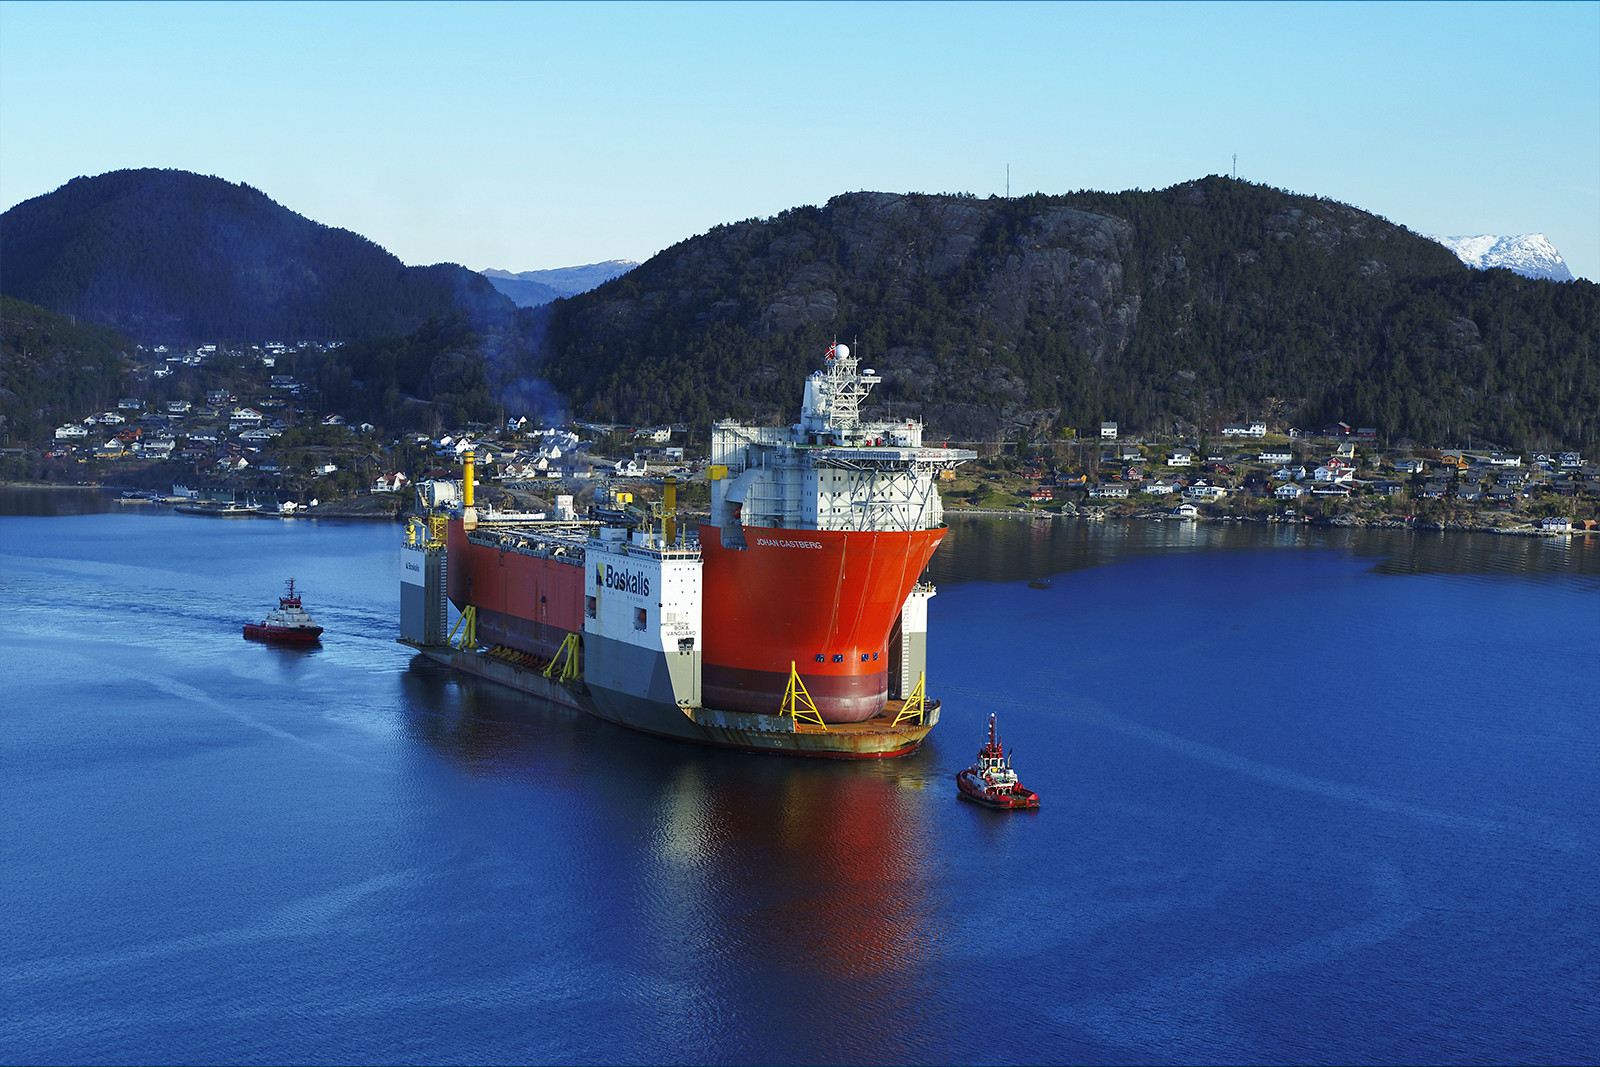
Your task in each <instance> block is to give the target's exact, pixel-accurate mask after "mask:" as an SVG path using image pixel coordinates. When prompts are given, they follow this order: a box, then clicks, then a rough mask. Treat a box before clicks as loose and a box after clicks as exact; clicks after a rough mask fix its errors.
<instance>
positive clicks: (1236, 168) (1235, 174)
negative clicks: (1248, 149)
mask: <svg viewBox="0 0 1600 1067" xmlns="http://www.w3.org/2000/svg"><path fill="white" fill-rule="evenodd" d="M1233 180H1234V181H1238V180H1239V153H1237V152H1235V153H1234V154H1233Z"/></svg>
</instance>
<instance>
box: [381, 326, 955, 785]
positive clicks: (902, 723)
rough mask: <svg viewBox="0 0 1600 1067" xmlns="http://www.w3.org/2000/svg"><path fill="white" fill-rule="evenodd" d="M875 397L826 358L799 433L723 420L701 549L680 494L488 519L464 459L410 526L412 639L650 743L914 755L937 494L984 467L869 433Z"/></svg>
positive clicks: (852, 372) (914, 427)
mask: <svg viewBox="0 0 1600 1067" xmlns="http://www.w3.org/2000/svg"><path fill="white" fill-rule="evenodd" d="M879 380H880V379H879V378H878V377H877V375H876V374H874V373H873V371H871V370H870V369H869V370H859V369H858V363H857V360H856V359H855V358H854V357H853V356H852V355H851V353H850V350H849V348H848V347H846V346H845V345H835V346H833V347H831V348H829V349H828V352H827V355H826V357H825V359H824V367H823V369H821V370H818V371H816V372H814V373H813V374H811V376H810V377H809V378H808V379H807V380H806V384H805V397H804V401H803V404H802V407H801V417H800V421H799V422H798V423H796V424H794V425H793V426H786V427H776V428H767V427H751V426H743V425H740V424H737V423H734V422H721V423H718V424H716V426H715V427H714V428H713V435H712V456H711V463H710V466H709V467H708V468H707V476H708V478H709V479H710V482H711V488H712V493H711V514H710V517H709V518H708V519H707V520H706V521H704V522H702V523H701V524H700V527H699V532H698V537H697V538H694V537H686V536H685V535H684V533H683V531H682V530H680V528H679V524H678V516H677V508H676V500H675V496H676V488H677V484H676V480H675V479H673V478H671V477H668V478H667V479H666V482H665V486H664V489H663V494H662V497H663V499H662V502H661V504H660V505H657V506H656V507H655V508H654V509H653V511H652V512H651V513H646V512H645V511H643V510H642V509H639V508H634V507H630V506H627V502H617V501H613V502H612V503H613V504H615V505H616V506H612V507H594V508H591V509H590V511H589V513H588V515H587V517H585V518H582V519H580V518H579V517H578V516H577V515H576V514H575V513H573V512H572V511H571V510H570V509H563V510H558V513H557V515H556V517H555V518H553V519H552V518H545V517H541V516H532V515H524V514H516V513H506V512H495V511H487V510H485V511H481V512H480V511H479V509H478V508H477V507H476V506H475V504H474V500H473V476H474V470H473V459H474V457H473V455H472V453H470V452H469V453H467V454H466V457H465V469H464V471H463V480H462V483H461V491H460V493H459V494H458V495H457V496H458V499H459V503H456V502H455V501H454V500H452V501H450V502H449V503H447V504H446V505H445V506H441V507H436V508H434V509H432V510H431V511H430V512H429V513H428V514H427V515H426V516H425V517H423V518H420V519H417V520H413V522H412V524H411V525H410V526H409V527H408V531H407V535H406V541H405V544H404V545H403V548H402V552H401V557H402V565H401V567H402V569H401V637H400V640H401V641H402V642H404V643H406V644H409V645H412V646H413V647H415V648H416V649H417V650H418V651H420V652H422V653H423V654H424V655H426V656H428V657H430V658H431V659H434V660H437V661H439V662H441V663H446V664H449V665H450V666H453V667H456V668H459V669H461V670H464V671H468V672H470V673H472V674H476V675H479V676H481V677H484V678H489V679H492V680H494V681H498V682H502V683H504V684H507V685H510V686H514V687H515V688H518V689H522V690H524V691H526V692H530V693H533V694H535V695H538V696H541V697H544V698H546V699H549V700H552V701H554V702H556V703H560V704H566V705H569V706H572V707H576V708H579V709H582V710H583V711H586V712H589V713H591V714H593V715H597V716H599V717H600V718H603V719H607V720H610V721H612V722H616V723H619V724H621V725H624V726H629V727H632V728H634V729H637V730H643V731H645V732H647V733H652V734H658V735H662V736H666V737H674V738H679V739H682V740H687V741H696V742H701V743H706V744H714V745H722V746H726V747H732V748H741V749H753V750H760V751H770V752H791V753H795V754H799V755H810V756H829V757H835V758H854V759H872V758H882V757H887V756H899V755H904V754H906V753H908V752H910V751H912V750H913V749H915V748H916V747H917V745H919V744H920V743H921V742H922V739H923V738H924V737H926V736H927V734H928V731H929V730H931V729H932V728H933V726H934V724H935V723H937V722H938V720H939V703H938V701H936V700H930V699H928V697H927V693H926V688H927V687H926V670H927V642H926V638H927V624H928V600H929V598H931V597H932V596H933V595H934V589H933V586H932V585H930V584H928V583H927V582H924V581H922V580H921V576H922V574H923V571H924V569H925V568H926V567H927V564H928V561H929V559H930V558H931V557H932V555H933V553H934V551H935V549H937V548H938V546H939V542H940V541H941V540H942V539H943V537H944V534H945V530H946V527H945V524H944V521H943V509H942V507H941V506H940V502H939V493H938V489H937V487H936V484H935V480H936V478H937V477H938V475H939V473H940V472H942V471H945V470H948V469H950V468H952V467H954V466H956V465H957V464H960V463H964V462H966V461H967V460H970V459H973V458H974V456H975V454H974V453H972V452H970V451H967V450H965V449H953V448H947V447H927V446H924V445H923V443H922V427H921V425H920V424H918V423H917V422H915V421H913V420H909V419H908V420H905V421H903V422H873V423H865V422H862V421H861V417H860V405H861V401H862V400H863V399H864V398H865V397H866V395H867V394H868V392H869V391H870V390H871V388H872V387H873V386H874V385H875V384H877V383H878V381H879ZM453 495H455V494H453ZM447 602H448V603H447ZM448 604H454V605H455V607H456V609H457V610H458V611H459V612H460V619H459V621H458V622H457V624H456V625H455V627H454V628H453V630H452V629H448V621H449V607H448Z"/></svg>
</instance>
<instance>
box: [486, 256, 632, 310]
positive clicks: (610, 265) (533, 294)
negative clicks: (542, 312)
mask: <svg viewBox="0 0 1600 1067" xmlns="http://www.w3.org/2000/svg"><path fill="white" fill-rule="evenodd" d="M638 265H639V264H637V263H635V262H634V261H633V260H631V259H608V260H606V261H605V262H604V263H589V264H586V265H584V266H581V267H558V268H556V269H554V270H525V271H523V272H522V273H520V274H513V273H511V272H510V271H508V270H494V269H492V268H491V269H489V270H486V271H483V272H482V273H483V276H484V277H485V278H488V279H489V281H490V283H491V284H493V285H494V287H495V288H496V289H498V290H500V291H501V292H502V293H504V294H505V295H507V296H509V297H510V298H511V299H512V300H514V301H516V303H517V306H518V307H538V306H539V305H541V304H548V303H550V302H551V301H552V300H558V299H560V298H562V297H568V296H577V295H578V294H579V293H586V292H588V291H589V290H590V289H593V288H595V287H596V286H599V285H603V284H605V283H606V282H609V281H610V280H611V279H612V278H616V277H619V276H620V275H623V274H626V273H628V271H630V270H632V269H633V268H635V267H637V266H638Z"/></svg>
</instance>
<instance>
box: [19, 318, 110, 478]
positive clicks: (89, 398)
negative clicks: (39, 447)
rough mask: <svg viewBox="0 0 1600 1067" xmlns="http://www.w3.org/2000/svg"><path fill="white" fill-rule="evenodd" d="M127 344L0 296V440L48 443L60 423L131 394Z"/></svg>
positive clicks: (101, 329) (105, 331) (103, 329)
mask: <svg viewBox="0 0 1600 1067" xmlns="http://www.w3.org/2000/svg"><path fill="white" fill-rule="evenodd" d="M132 351H133V346H132V345H131V344H130V343H129V342H128V339H127V338H125V337H123V336H122V335H121V334H119V333H117V331H115V330H111V329H107V328H106V327H104V326H93V325H90V324H88V323H75V322H73V321H72V320H70V319H67V318H63V317H62V316H60V315H54V314H51V313H50V312H48V311H46V310H44V309H43V308H41V307H35V306H34V305H32V304H27V303H24V302H22V301H21V300H13V299H11V298H10V297H4V296H0V441H3V442H4V443H6V444H12V445H17V446H21V445H25V444H30V443H31V444H38V443H41V442H46V441H49V440H50V436H51V434H52V433H53V432H54V430H55V428H56V427H57V426H59V425H60V424H61V423H63V422H68V421H74V422H75V421H77V420H78V419H81V418H82V417H83V416H84V415H85V414H87V413H89V412H91V411H102V410H104V409H106V408H114V407H116V406H117V400H118V399H119V398H121V397H123V396H128V395H130V390H129V384H130V381H131V376H130V373H129V372H130V370H131V367H132V362H131V361H130V360H129V359H128V358H127V356H128V354H130V353H131V352H132Z"/></svg>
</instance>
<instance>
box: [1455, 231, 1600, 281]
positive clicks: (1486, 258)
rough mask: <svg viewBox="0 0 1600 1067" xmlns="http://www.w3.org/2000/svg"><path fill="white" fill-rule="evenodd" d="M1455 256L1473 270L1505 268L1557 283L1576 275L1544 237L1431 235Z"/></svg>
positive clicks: (1535, 235)
mask: <svg viewBox="0 0 1600 1067" xmlns="http://www.w3.org/2000/svg"><path fill="white" fill-rule="evenodd" d="M1427 236H1428V238H1429V239H1430V240H1434V241H1438V242H1439V243H1440V244H1442V245H1444V246H1445V247H1446V248H1448V249H1449V250H1450V251H1452V252H1454V253H1455V254H1456V255H1457V256H1458V257H1459V258H1460V260H1461V262H1463V263H1465V264H1466V265H1467V266H1469V267H1476V268H1478V269H1479V270H1486V269H1488V268H1489V267H1504V268H1506V269H1507V270H1511V271H1515V272H1516V273H1518V274H1520V275H1522V276H1523V277H1525V278H1547V279H1549V280H1550V281H1553V282H1570V281H1571V280H1572V271H1570V270H1568V269H1567V263H1566V260H1564V259H1562V258H1561V253H1560V252H1557V251H1556V246H1555V245H1553V244H1551V243H1550V240H1549V238H1547V237H1545V235H1544V234H1542V233H1525V234H1522V235H1520V236H1518V237H1495V236H1493V235H1492V234H1483V235H1480V236H1477V237H1439V236H1436V235H1434V234H1428V235H1427Z"/></svg>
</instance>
